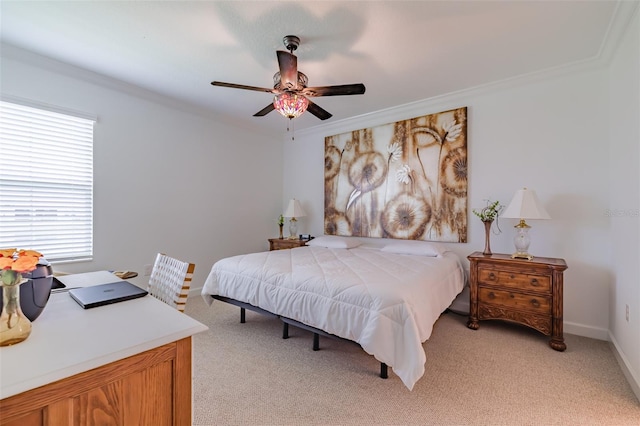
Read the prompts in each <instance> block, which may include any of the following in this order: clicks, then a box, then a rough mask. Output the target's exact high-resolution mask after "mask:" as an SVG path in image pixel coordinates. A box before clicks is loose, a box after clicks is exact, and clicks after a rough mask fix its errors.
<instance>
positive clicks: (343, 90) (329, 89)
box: [302, 83, 365, 97]
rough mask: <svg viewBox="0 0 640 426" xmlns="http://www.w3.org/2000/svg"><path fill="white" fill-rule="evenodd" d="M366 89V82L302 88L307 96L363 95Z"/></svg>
mask: <svg viewBox="0 0 640 426" xmlns="http://www.w3.org/2000/svg"><path fill="white" fill-rule="evenodd" d="M364 91H365V87H364V84H362V83H357V84H343V85H340V86H321V87H307V88H305V89H304V90H302V94H303V95H305V96H311V97H318V96H342V95H362V94H363V93H364Z"/></svg>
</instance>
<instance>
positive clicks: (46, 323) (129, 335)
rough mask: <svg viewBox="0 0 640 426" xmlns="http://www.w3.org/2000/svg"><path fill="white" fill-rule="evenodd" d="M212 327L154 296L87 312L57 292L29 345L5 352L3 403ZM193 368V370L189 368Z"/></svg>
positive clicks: (78, 278)
mask: <svg viewBox="0 0 640 426" xmlns="http://www.w3.org/2000/svg"><path fill="white" fill-rule="evenodd" d="M59 279H60V280H61V281H62V282H63V283H65V285H67V287H83V286H88V285H96V284H103V283H107V282H113V281H118V280H119V278H117V277H116V276H115V275H113V274H111V273H109V272H106V271H101V272H92V273H87V274H75V275H69V276H64V277H59ZM207 329H208V328H207V327H206V326H205V325H203V324H201V323H199V322H198V321H196V320H194V319H192V318H191V317H189V316H188V315H186V314H183V313H180V312H178V311H177V310H176V309H174V308H172V307H170V306H168V305H167V304H165V303H163V302H161V301H159V300H158V299H156V298H155V297H152V296H150V295H148V296H145V297H142V298H140V299H134V300H129V301H125V302H120V303H115V304H112V305H107V306H101V307H97V308H92V309H87V310H85V309H82V308H81V307H80V306H79V305H78V304H77V303H76V302H75V301H74V300H73V299H71V297H70V296H69V294H68V293H67V292H62V293H52V294H51V297H50V299H49V302H48V303H47V306H46V307H45V309H44V311H43V312H42V314H41V315H40V317H38V318H37V319H36V321H34V322H33V328H32V331H31V335H30V336H29V338H28V339H27V340H25V341H24V342H21V343H18V344H16V345H14V346H7V347H2V348H0V399H5V398H8V397H11V396H13V395H17V394H20V393H22V392H25V391H29V390H31V389H35V388H38V387H40V386H44V385H47V384H49V383H53V382H56V381H58V380H61V379H65V378H69V377H71V376H74V375H77V374H79V373H83V372H86V371H89V370H92V369H94V368H97V367H101V366H104V365H106V364H110V363H113V362H114V361H118V360H122V359H124V358H127V357H130V356H132V355H136V354H140V353H142V352H145V351H148V350H150V349H154V348H158V347H160V346H163V345H165V344H168V343H171V342H176V341H179V340H181V339H184V338H189V340H190V336H192V335H193V334H195V333H199V332H201V331H205V330H207ZM189 367H190V365H189Z"/></svg>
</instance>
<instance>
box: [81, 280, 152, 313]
mask: <svg viewBox="0 0 640 426" xmlns="http://www.w3.org/2000/svg"><path fill="white" fill-rule="evenodd" d="M147 294H148V292H147V291H146V290H143V289H141V288H140V287H138V286H136V285H134V284H131V283H130V282H129V281H116V282H113V283H108V284H99V285H94V286H90V287H80V288H73V289H71V290H69V295H70V296H71V298H72V299H73V300H75V301H76V302H78V305H80V306H82V307H83V308H84V309H90V308H95V307H98V306H104V305H110V304H112V303H117V302H123V301H125V300H131V299H137V298H139V297H143V296H146V295H147Z"/></svg>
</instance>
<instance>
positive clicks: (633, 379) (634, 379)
mask: <svg viewBox="0 0 640 426" xmlns="http://www.w3.org/2000/svg"><path fill="white" fill-rule="evenodd" d="M609 342H610V345H611V350H612V351H613V354H614V355H615V356H616V360H617V361H618V364H619V365H620V369H621V370H622V373H623V374H624V377H626V379H627V382H629V385H630V386H631V390H633V393H635V394H636V398H638V402H640V376H639V375H638V372H637V371H634V370H633V367H631V364H630V363H629V360H628V359H627V357H626V356H625V355H624V352H622V350H620V346H619V345H618V342H617V341H616V338H615V337H614V336H613V335H612V334H611V333H609Z"/></svg>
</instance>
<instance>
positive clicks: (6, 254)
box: [0, 248, 18, 257]
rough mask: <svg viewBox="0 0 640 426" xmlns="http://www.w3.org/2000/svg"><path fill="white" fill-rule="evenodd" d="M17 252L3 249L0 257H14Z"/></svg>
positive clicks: (0, 251)
mask: <svg viewBox="0 0 640 426" xmlns="http://www.w3.org/2000/svg"><path fill="white" fill-rule="evenodd" d="M16 250H18V249H14V248H12V249H2V250H0V257H13V254H14V253H15V252H16Z"/></svg>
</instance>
